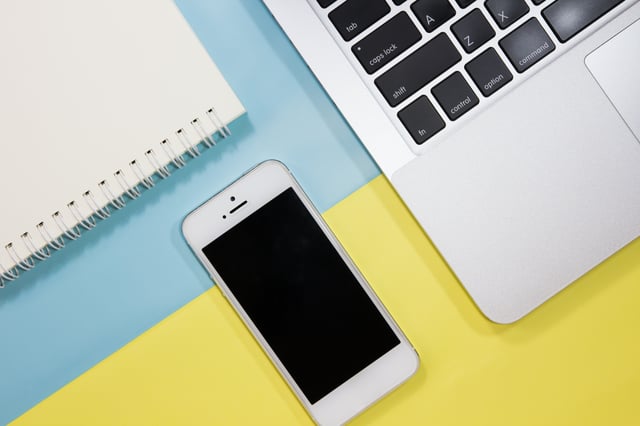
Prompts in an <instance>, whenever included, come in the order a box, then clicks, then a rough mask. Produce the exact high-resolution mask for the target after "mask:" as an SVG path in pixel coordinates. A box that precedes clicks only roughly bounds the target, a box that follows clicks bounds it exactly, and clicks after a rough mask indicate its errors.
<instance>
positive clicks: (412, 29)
mask: <svg viewBox="0 0 640 426" xmlns="http://www.w3.org/2000/svg"><path fill="white" fill-rule="evenodd" d="M421 38H422V35H421V34H420V31H418V29H417V28H416V26H415V25H414V24H413V22H412V21H411V18H409V15H407V14H406V12H401V13H399V14H397V15H396V16H394V17H393V18H391V19H390V20H389V21H387V22H386V23H384V25H382V26H381V27H380V28H378V29H377V30H375V31H373V32H372V33H371V34H369V35H368V36H366V37H365V38H364V39H362V40H361V41H360V42H359V43H357V44H355V45H354V46H353V47H352V48H351V51H352V52H353V54H354V55H355V57H356V58H357V59H358V61H359V62H360V64H361V65H362V66H363V68H364V69H365V71H366V72H367V73H369V74H373V73H374V72H376V71H377V70H379V69H380V68H382V67H383V66H385V65H386V64H388V63H389V62H390V61H392V60H393V59H394V58H396V57H397V56H398V55H400V54H401V53H402V52H404V51H406V50H407V49H408V48H410V47H411V46H413V45H414V44H416V43H417V42H418V41H419V40H420V39H421Z"/></svg>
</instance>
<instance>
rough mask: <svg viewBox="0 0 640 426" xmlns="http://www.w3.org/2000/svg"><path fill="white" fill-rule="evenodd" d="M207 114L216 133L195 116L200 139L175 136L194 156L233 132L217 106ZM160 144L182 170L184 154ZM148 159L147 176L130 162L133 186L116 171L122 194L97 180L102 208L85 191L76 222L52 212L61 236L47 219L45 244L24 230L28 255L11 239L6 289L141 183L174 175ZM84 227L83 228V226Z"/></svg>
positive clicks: (1, 279)
mask: <svg viewBox="0 0 640 426" xmlns="http://www.w3.org/2000/svg"><path fill="white" fill-rule="evenodd" d="M206 116H207V117H208V118H209V121H210V122H211V124H213V128H214V131H213V133H209V132H207V131H206V130H205V129H204V127H203V126H202V123H201V121H200V119H199V118H194V119H193V120H191V127H192V128H193V130H194V131H195V132H196V134H197V136H198V138H199V139H200V140H199V142H196V143H194V142H193V141H192V139H191V138H190V137H189V135H188V134H187V132H186V131H185V130H184V129H178V130H177V131H176V132H175V135H176V138H177V139H178V141H179V142H180V144H181V145H182V146H183V148H184V149H185V152H188V153H189V156H191V157H192V158H196V157H199V156H200V154H201V152H200V150H199V148H198V144H199V143H200V142H202V143H203V144H204V145H205V146H206V147H207V148H210V147H212V146H214V145H216V140H215V138H214V135H215V134H216V133H218V134H219V135H220V136H221V137H223V138H227V137H229V136H230V135H231V131H230V130H229V127H228V126H227V125H226V124H225V123H224V122H223V121H222V120H221V119H220V117H219V116H218V114H217V112H216V110H215V109H214V108H210V109H209V110H208V111H207V112H206ZM160 146H161V147H162V150H163V151H164V153H165V154H166V155H167V157H168V158H169V160H170V162H171V164H173V165H174V166H175V167H176V168H177V169H180V168H182V167H184V166H185V165H186V161H185V159H184V157H183V155H182V154H177V153H176V152H175V151H174V149H173V148H172V146H171V144H170V142H169V141H168V140H167V139H165V140H163V141H162V142H160ZM145 158H146V159H147V161H148V164H149V165H150V166H151V168H152V170H153V173H152V174H151V175H147V174H145V173H144V171H143V169H142V167H141V166H140V164H139V163H138V162H137V161H136V160H133V161H131V162H130V163H129V167H130V169H131V172H132V173H133V175H134V176H135V178H136V180H137V182H136V183H135V184H133V185H131V184H130V183H129V182H128V181H127V177H126V176H125V173H124V172H123V171H122V170H117V171H116V172H115V173H114V178H115V181H116V182H117V183H118V186H119V187H120V189H122V194H120V195H115V193H114V192H113V191H112V189H111V187H110V185H109V182H108V181H106V180H103V181H102V182H100V183H98V187H99V188H100V191H101V192H102V195H103V196H104V197H105V199H106V200H107V204H106V205H105V206H103V207H100V205H99V204H98V202H97V201H96V199H95V197H94V195H93V193H92V192H91V191H85V192H84V194H82V198H83V199H84V200H85V204H86V205H87V207H88V208H89V212H90V213H89V214H88V215H83V214H82V212H81V210H80V208H79V206H78V205H77V203H76V202H75V201H71V202H69V203H68V204H67V210H68V211H69V213H70V214H71V216H72V217H73V219H74V221H75V224H74V225H73V226H71V227H70V226H69V225H67V223H66V222H65V220H64V216H63V214H62V213H61V212H60V211H57V212H55V213H54V214H53V215H51V217H52V219H53V223H54V224H55V225H56V227H57V228H58V231H59V233H58V236H57V237H55V238H54V237H53V234H51V232H49V229H48V228H47V226H46V225H45V223H44V222H40V223H38V224H37V225H36V229H37V230H38V234H39V236H40V238H41V239H42V241H43V242H44V245H43V246H42V247H40V248H39V247H38V245H37V244H36V242H35V241H34V239H33V237H32V236H31V234H29V233H28V232H25V233H23V234H22V235H21V236H20V239H21V240H22V243H23V245H24V247H25V248H26V250H27V252H28V253H29V254H28V256H26V257H23V256H20V254H19V253H18V251H17V250H16V248H15V247H14V245H13V243H12V242H9V243H8V244H6V245H5V251H6V252H7V254H8V255H9V258H10V259H11V261H12V262H13V263H14V265H13V266H12V267H11V268H9V269H7V268H6V267H5V266H4V265H2V263H0V288H3V287H4V286H5V285H6V283H7V282H11V281H15V280H16V279H18V277H19V276H20V270H23V271H28V270H30V269H33V268H34V267H35V266H36V265H37V262H38V261H40V262H42V261H45V260H47V259H48V258H49V257H51V255H52V253H53V252H54V251H59V250H61V249H63V248H64V247H65V244H66V241H73V240H77V239H78V238H80V237H81V236H82V233H83V231H82V229H84V230H85V231H89V230H91V229H93V228H95V227H96V225H97V224H98V219H100V220H106V219H107V218H109V217H110V216H111V210H110V208H109V206H111V207H113V208H115V209H116V210H119V209H121V208H123V207H124V206H125V205H126V201H125V197H124V195H125V194H126V196H128V197H129V198H130V199H131V200H134V199H136V198H138V197H139V196H140V195H141V194H142V192H141V189H140V188H139V185H140V184H141V185H142V186H143V187H144V188H145V189H151V188H153V187H154V186H155V182H154V180H153V177H154V175H157V176H159V177H160V178H161V179H166V178H167V177H169V176H171V170H170V168H169V167H168V166H167V165H163V164H162V163H161V162H160V161H159V160H158V157H157V155H156V153H155V151H154V150H153V149H149V150H147V151H146V152H145ZM81 228H82V229H81Z"/></svg>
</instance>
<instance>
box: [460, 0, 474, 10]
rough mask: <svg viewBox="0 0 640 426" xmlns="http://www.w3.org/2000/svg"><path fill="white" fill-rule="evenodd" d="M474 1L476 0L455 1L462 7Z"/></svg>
mask: <svg viewBox="0 0 640 426" xmlns="http://www.w3.org/2000/svg"><path fill="white" fill-rule="evenodd" d="M474 1H476V0H456V3H458V6H460V7H461V8H463V9H464V8H465V7H467V6H470V5H471V3H473V2H474Z"/></svg>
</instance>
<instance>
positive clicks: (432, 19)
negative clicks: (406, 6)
mask: <svg viewBox="0 0 640 426" xmlns="http://www.w3.org/2000/svg"><path fill="white" fill-rule="evenodd" d="M411 10H413V13H415V15H416V17H417V18H418V20H419V21H420V23H421V24H422V26H423V27H424V29H425V30H426V31H427V32H428V33H430V32H432V31H434V30H435V29H436V28H438V27H439V26H440V25H442V24H444V23H445V22H447V21H448V20H449V19H451V18H453V16H454V15H455V14H456V11H455V9H454V8H453V6H451V3H449V0H418V1H417V2H415V3H413V4H412V5H411Z"/></svg>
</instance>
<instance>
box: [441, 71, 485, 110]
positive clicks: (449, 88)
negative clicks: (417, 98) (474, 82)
mask: <svg viewBox="0 0 640 426" xmlns="http://www.w3.org/2000/svg"><path fill="white" fill-rule="evenodd" d="M431 93H433V96H435V98H436V100H437V101H438V103H439V104H440V106H441V107H442V109H443V110H444V112H445V113H446V114H447V116H448V117H449V118H450V119H451V121H455V120H457V119H458V118H460V117H462V116H463V115H464V114H466V113H467V112H469V110H471V109H472V108H473V107H474V106H476V105H478V102H479V100H478V97H477V96H476V95H475V93H473V90H472V89H471V86H469V84H468V83H467V81H466V80H465V79H464V77H463V76H462V74H461V73H460V72H457V71H456V72H455V73H453V74H452V75H450V76H449V77H447V78H446V79H444V80H443V81H442V82H441V83H439V84H437V85H436V86H435V87H434V88H433V89H431Z"/></svg>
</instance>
